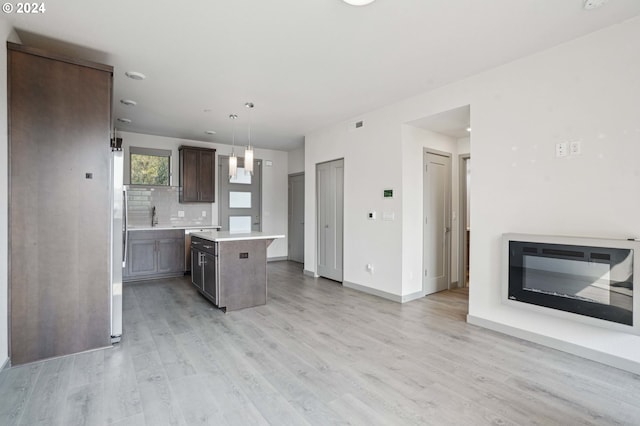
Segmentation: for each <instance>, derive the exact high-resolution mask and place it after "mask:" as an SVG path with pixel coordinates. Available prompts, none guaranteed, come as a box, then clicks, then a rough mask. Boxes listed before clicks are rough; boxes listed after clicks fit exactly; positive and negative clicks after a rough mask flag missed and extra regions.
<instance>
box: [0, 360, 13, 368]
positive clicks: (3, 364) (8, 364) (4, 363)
mask: <svg viewBox="0 0 640 426" xmlns="http://www.w3.org/2000/svg"><path fill="white" fill-rule="evenodd" d="M5 368H11V358H9V357H7V359H5V360H4V362H3V363H2V367H0V371H4V369H5Z"/></svg>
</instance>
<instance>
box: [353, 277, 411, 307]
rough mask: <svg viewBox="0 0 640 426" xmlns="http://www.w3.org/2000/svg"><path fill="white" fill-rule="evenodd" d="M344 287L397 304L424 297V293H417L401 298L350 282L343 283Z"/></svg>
mask: <svg viewBox="0 0 640 426" xmlns="http://www.w3.org/2000/svg"><path fill="white" fill-rule="evenodd" d="M342 286H343V287H347V288H350V289H352V290H357V291H360V292H362V293H367V294H370V295H372V296H378V297H381V298H383V299H387V300H391V301H392V302H397V303H406V302H411V301H412V300H416V299H420V298H421V297H424V293H423V292H422V291H418V292H415V293H411V294H405V295H404V296H400V295H397V294H393V293H388V292H386V291H382V290H377V289H375V288H371V287H366V286H363V285H360V284H356V283H352V282H350V281H344V282H343V283H342Z"/></svg>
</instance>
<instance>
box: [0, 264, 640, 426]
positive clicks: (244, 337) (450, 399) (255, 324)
mask: <svg viewBox="0 0 640 426" xmlns="http://www.w3.org/2000/svg"><path fill="white" fill-rule="evenodd" d="M268 271H269V301H268V304H267V305H266V306H261V307H257V308H252V309H246V310H242V311H237V312H232V313H229V314H226V315H225V314H223V313H222V312H220V311H219V310H217V309H215V308H213V307H212V305H210V304H209V302H207V301H206V300H205V299H203V298H202V297H200V296H199V295H198V294H197V292H196V291H194V289H193V288H192V287H191V285H190V284H189V280H188V278H184V279H182V278H180V279H170V280H159V281H149V282H145V283H134V284H129V285H127V286H126V287H125V294H124V304H125V308H124V332H125V334H124V338H123V341H122V343H121V344H119V345H117V346H116V347H114V348H113V349H105V350H99V351H94V352H89V353H84V354H79V355H75V356H69V357H65V358H58V359H54V360H49V361H46V362H40V363H34V364H31V365H26V366H22V367H14V368H11V369H8V370H5V371H3V372H2V373H1V374H0V425H3V426H4V425H14V424H17V425H41V424H42V425H44V424H47V425H65V426H67V425H80V424H87V425H103V424H117V425H150V426H151V425H153V426H157V425H165V424H169V425H199V424H219V425H223V424H230V425H260V424H273V425H305V424H318V425H325V424H356V425H374V424H380V425H404V424H430V425H450V424H455V425H483V424H499V425H510V424H531V425H577V424H592V425H608V424H629V425H632V424H635V425H638V424H640V377H638V376H635V375H632V374H629V373H626V372H623V371H620V370H616V369H614V368H610V367H607V366H604V365H601V364H598V363H595V362H592V361H587V360H584V359H581V358H578V357H575V356H572V355H569V354H565V353H562V352H558V351H555V350H551V349H547V348H544V347H541V346H538V345H535V344H532V343H527V342H524V341H521V340H518V339H515V338H511V337H507V336H504V335H501V334H498V333H494V332H492V331H488V330H485V329H482V328H478V327H475V326H472V325H468V324H466V323H465V321H464V319H465V315H466V312H467V295H466V294H465V292H464V291H448V292H442V293H438V294H435V295H432V296H429V297H426V298H424V299H421V300H417V301H413V302H411V303H408V304H405V305H400V304H397V303H394V302H390V301H387V300H383V299H380V298H376V297H373V296H369V295H366V294H362V293H359V292H356V291H353V290H350V289H347V288H343V287H342V286H340V285H338V284H337V283H335V282H332V281H328V280H325V279H317V280H315V279H312V278H309V277H304V276H303V275H302V270H301V267H300V266H299V265H298V264H295V263H290V262H275V263H270V264H269V268H268Z"/></svg>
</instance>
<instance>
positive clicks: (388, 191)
mask: <svg viewBox="0 0 640 426" xmlns="http://www.w3.org/2000/svg"><path fill="white" fill-rule="evenodd" d="M382 197H383V198H393V189H384V190H382Z"/></svg>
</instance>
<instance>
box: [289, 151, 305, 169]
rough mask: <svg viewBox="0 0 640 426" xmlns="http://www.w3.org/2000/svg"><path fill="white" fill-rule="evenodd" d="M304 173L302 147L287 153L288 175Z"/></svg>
mask: <svg viewBox="0 0 640 426" xmlns="http://www.w3.org/2000/svg"><path fill="white" fill-rule="evenodd" d="M302 172H304V146H302V147H301V148H298V149H294V150H293V151H289V174H293V173H302Z"/></svg>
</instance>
